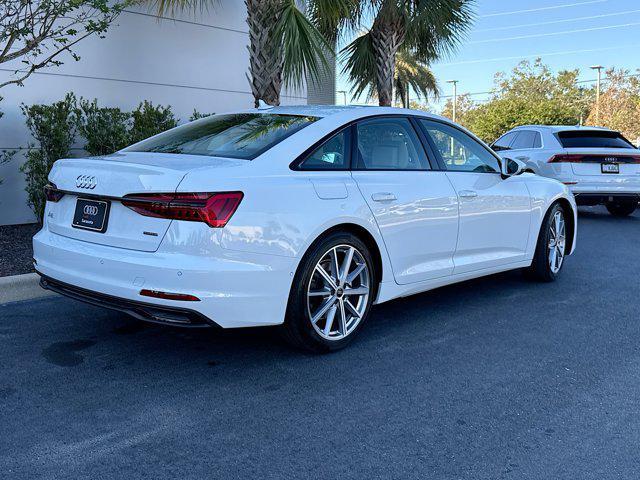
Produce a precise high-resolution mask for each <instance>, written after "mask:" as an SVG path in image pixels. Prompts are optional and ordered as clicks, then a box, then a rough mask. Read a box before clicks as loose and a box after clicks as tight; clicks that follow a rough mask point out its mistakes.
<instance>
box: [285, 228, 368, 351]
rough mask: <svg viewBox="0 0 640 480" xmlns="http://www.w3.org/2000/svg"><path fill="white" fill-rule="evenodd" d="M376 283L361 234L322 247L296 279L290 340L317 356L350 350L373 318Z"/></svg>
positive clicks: (289, 310)
mask: <svg viewBox="0 0 640 480" xmlns="http://www.w3.org/2000/svg"><path fill="white" fill-rule="evenodd" d="M375 278H376V275H375V271H374V263H373V260H372V257H371V254H370V252H369V249H368V248H367V246H366V245H365V244H364V243H363V242H362V241H361V240H360V239H359V238H358V237H356V236H355V235H352V234H349V233H341V232H338V233H334V234H331V235H329V236H328V237H326V238H324V239H322V240H321V241H319V242H317V243H316V244H315V245H314V246H312V247H311V249H310V250H309V251H308V252H307V254H306V255H305V257H304V258H303V260H302V262H301V265H300V267H299V268H298V272H297V273H296V275H295V278H294V281H293V285H292V287H291V293H290V295H289V304H288V307H287V314H286V318H285V323H284V325H283V326H282V330H283V334H284V338H285V339H286V340H287V341H288V342H289V343H291V344H292V345H294V346H296V347H299V348H303V349H305V350H310V351H314V352H329V351H334V350H339V349H341V348H344V347H345V346H347V345H348V344H349V343H350V342H351V340H353V338H354V337H355V335H356V333H357V332H358V331H359V330H360V328H361V327H362V325H363V323H364V322H365V320H366V318H367V316H368V314H369V310H370V309H371V304H372V303H373V299H374V295H375Z"/></svg>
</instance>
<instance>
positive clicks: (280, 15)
mask: <svg viewBox="0 0 640 480" xmlns="http://www.w3.org/2000/svg"><path fill="white" fill-rule="evenodd" d="M149 1H150V2H151V3H152V4H153V5H154V6H155V7H156V8H157V10H158V13H159V14H161V15H162V14H164V13H171V14H173V13H175V12H176V11H177V10H183V9H197V10H198V9H199V10H202V9H203V8H204V7H208V6H210V5H212V4H213V5H214V6H215V5H217V4H218V3H221V2H222V1H223V0H149ZM224 1H237V0H224ZM336 1H337V2H341V1H346V0H311V2H312V3H313V4H314V5H313V7H312V8H314V9H315V11H316V12H318V13H319V14H324V15H330V14H331V8H332V6H333V3H334V2H336ZM245 5H246V7H247V24H248V25H249V47H248V48H249V77H248V78H249V83H250V85H251V92H252V93H253V97H254V103H255V106H256V107H257V106H258V104H259V101H260V100H262V101H264V102H265V103H267V104H269V105H280V92H281V90H282V86H283V85H286V86H289V87H294V88H295V87H300V86H301V85H302V84H303V82H304V80H305V79H306V78H310V79H311V80H312V81H317V80H318V79H319V78H320V74H321V72H322V68H323V67H327V66H328V62H327V56H328V55H329V54H332V53H333V49H332V48H331V46H330V45H329V44H328V43H327V41H326V40H325V39H324V37H323V36H322V35H321V34H320V32H319V31H318V30H317V29H316V28H315V27H314V26H313V24H312V23H311V22H310V21H309V19H308V18H307V16H306V15H305V13H304V12H303V11H302V10H300V7H299V6H298V2H297V1H296V0H245Z"/></svg>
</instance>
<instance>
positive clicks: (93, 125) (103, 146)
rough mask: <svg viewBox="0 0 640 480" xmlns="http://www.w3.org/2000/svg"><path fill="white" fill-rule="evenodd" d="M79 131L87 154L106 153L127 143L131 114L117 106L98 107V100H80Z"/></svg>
mask: <svg viewBox="0 0 640 480" xmlns="http://www.w3.org/2000/svg"><path fill="white" fill-rule="evenodd" d="M80 112H81V119H80V126H79V133H80V135H82V136H83V137H84V139H85V140H86V141H87V143H86V144H85V146H84V149H85V150H86V151H87V152H88V153H89V155H108V154H110V153H113V152H117V151H118V150H120V149H122V148H124V147H126V146H127V145H129V143H130V142H129V130H130V128H131V114H130V113H129V112H123V111H122V110H120V109H119V108H108V107H98V101H97V100H93V101H91V102H90V101H89V100H85V99H81V100H80Z"/></svg>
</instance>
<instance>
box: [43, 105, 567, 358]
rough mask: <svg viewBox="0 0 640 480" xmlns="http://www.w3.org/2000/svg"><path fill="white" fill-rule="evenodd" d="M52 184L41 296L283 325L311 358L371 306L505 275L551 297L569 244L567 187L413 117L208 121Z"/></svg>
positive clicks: (374, 111)
mask: <svg viewBox="0 0 640 480" xmlns="http://www.w3.org/2000/svg"><path fill="white" fill-rule="evenodd" d="M49 180H50V184H49V185H48V186H47V189H46V195H47V205H46V212H45V218H44V225H43V228H42V230H41V231H40V232H39V233H38V234H37V235H36V236H35V238H34V241H33V244H34V261H35V268H36V270H37V272H38V273H39V274H40V275H41V277H42V279H41V284H42V286H43V287H44V288H48V289H51V290H53V291H56V292H59V293H61V294H63V295H67V296H69V297H73V298H76V299H78V300H82V301H85V302H89V303H93V304H96V305H101V306H104V307H107V308H112V309H116V310H121V311H124V312H127V313H129V314H131V315H133V316H134V317H137V318H138V319H142V320H148V321H153V322H160V323H164V324H169V325H181V326H190V327H197V326H219V327H224V328H231V327H248V326H261V325H280V326H281V327H280V328H281V329H282V331H283V333H284V335H285V337H286V338H287V339H288V340H289V341H290V342H292V343H293V344H295V345H297V346H300V347H303V348H306V349H309V350H313V351H330V350H336V349H339V348H341V347H344V346H345V345H346V344H348V343H349V342H350V341H351V340H352V339H353V337H354V336H355V334H356V333H357V332H358V331H359V330H360V329H361V328H362V326H363V324H364V322H365V320H366V318H367V316H368V314H369V311H370V309H371V306H372V304H374V303H382V302H386V301H388V300H391V299H394V298H398V297H403V296H407V295H411V294H414V293H418V292H423V291H425V290H429V289H433V288H436V287H440V286H443V285H447V284H452V283H455V282H460V281H463V280H468V279H471V278H475V277H480V276H483V275H489V274H493V273H496V272H502V271H505V270H511V269H520V268H522V269H526V270H527V271H528V272H529V273H530V274H531V275H532V276H535V277H537V278H539V279H541V280H544V281H551V280H553V279H555V278H556V276H557V275H558V274H559V273H560V270H561V268H562V266H563V264H564V259H565V256H566V255H569V254H570V253H571V252H572V251H573V249H574V248H575V244H576V205H575V202H574V199H573V196H572V195H571V193H570V192H569V191H568V189H567V187H566V186H564V185H562V184H561V183H559V182H556V181H554V180H550V179H546V178H543V177H540V176H537V175H532V174H529V173H525V172H524V171H523V165H522V164H521V163H519V162H518V161H513V160H510V161H501V160H500V158H499V157H498V156H497V155H496V154H495V153H494V152H492V151H491V150H490V149H489V148H488V147H487V146H486V145H485V144H483V143H482V142H481V141H479V140H478V139H477V138H476V137H474V136H473V135H472V134H471V133H469V132H468V131H466V130H464V129H462V128H461V127H459V126H457V125H455V124H452V123H451V122H449V121H448V120H446V119H444V118H440V117H436V116H433V115H429V114H426V113H424V112H419V111H412V110H402V109H395V108H379V107H343V108H338V107H311V106H302V107H277V108H270V109H258V110H247V111H241V112H234V113H228V114H223V115H215V116H211V117H207V118H205V119H202V120H198V121H195V122H192V123H189V124H186V125H183V126H180V127H178V128H175V129H173V130H169V131H167V132H165V133H162V134H159V135H157V136H155V137H152V138H150V139H148V140H145V141H143V142H141V143H138V144H135V145H133V146H131V147H128V148H126V149H124V150H122V151H120V152H118V153H115V154H113V155H109V156H105V157H94V158H69V159H64V160H59V161H57V162H56V163H55V165H54V167H53V169H52V171H51V173H50V175H49Z"/></svg>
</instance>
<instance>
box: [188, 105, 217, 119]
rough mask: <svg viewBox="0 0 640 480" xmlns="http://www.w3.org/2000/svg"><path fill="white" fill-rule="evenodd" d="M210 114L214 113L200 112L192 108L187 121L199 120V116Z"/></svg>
mask: <svg viewBox="0 0 640 480" xmlns="http://www.w3.org/2000/svg"><path fill="white" fill-rule="evenodd" d="M211 115H215V113H200V112H199V111H198V110H196V109H195V108H194V109H193V113H192V114H191V116H190V117H189V121H190V122H193V121H195V120H200V119H201V118H207V117H210V116H211Z"/></svg>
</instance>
